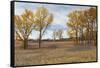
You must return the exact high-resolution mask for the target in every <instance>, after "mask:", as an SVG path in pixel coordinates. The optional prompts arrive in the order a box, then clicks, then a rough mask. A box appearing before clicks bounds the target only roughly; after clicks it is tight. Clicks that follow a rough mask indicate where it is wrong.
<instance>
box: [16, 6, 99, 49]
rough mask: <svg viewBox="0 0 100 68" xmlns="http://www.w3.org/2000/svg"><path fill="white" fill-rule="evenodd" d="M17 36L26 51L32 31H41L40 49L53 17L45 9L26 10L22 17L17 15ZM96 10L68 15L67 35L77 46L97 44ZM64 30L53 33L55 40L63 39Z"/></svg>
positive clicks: (77, 11) (91, 9)
mask: <svg viewBox="0 0 100 68" xmlns="http://www.w3.org/2000/svg"><path fill="white" fill-rule="evenodd" d="M14 19H15V35H16V36H17V37H18V38H19V39H21V40H22V41H23V45H24V49H26V48H27V47H28V39H29V36H30V34H31V33H32V30H36V31H39V40H38V41H39V48H40V47H41V39H42V36H43V35H44V33H45V32H46V30H47V29H48V27H49V26H50V24H51V23H52V21H53V15H52V14H51V13H49V11H48V9H47V8H45V7H39V8H38V9H37V10H36V11H35V12H33V11H31V10H27V9H26V10H25V12H23V13H22V14H21V15H15V18H14ZM96 24H97V23H96V8H94V7H92V8H89V9H86V10H75V11H73V12H71V13H69V15H68V22H67V24H66V26H68V27H69V30H67V34H68V35H69V38H73V40H74V41H75V43H76V45H78V44H80V43H82V44H86V43H88V44H90V43H91V42H93V41H94V42H96V32H97V30H96V28H97V25H96ZM62 34H63V30H62V29H59V30H55V31H54V32H53V38H54V40H55V39H56V38H59V39H62Z"/></svg>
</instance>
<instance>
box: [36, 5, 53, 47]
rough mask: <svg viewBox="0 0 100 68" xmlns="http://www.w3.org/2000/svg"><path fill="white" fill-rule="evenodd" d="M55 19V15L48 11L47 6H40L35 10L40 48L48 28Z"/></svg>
mask: <svg viewBox="0 0 100 68" xmlns="http://www.w3.org/2000/svg"><path fill="white" fill-rule="evenodd" d="M52 21H53V15H52V14H51V13H49V12H48V9H47V8H45V7H39V8H38V9H37V10H36V12H35V25H36V28H35V29H36V30H37V31H39V48H40V47H41V39H42V36H43V35H44V33H45V31H46V29H47V28H48V27H49V25H50V24H51V23H52Z"/></svg>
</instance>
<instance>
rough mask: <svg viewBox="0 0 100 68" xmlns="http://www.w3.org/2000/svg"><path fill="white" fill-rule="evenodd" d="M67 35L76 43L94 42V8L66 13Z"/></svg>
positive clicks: (95, 26)
mask: <svg viewBox="0 0 100 68" xmlns="http://www.w3.org/2000/svg"><path fill="white" fill-rule="evenodd" d="M68 18H69V19H68V22H67V26H68V27H69V30H68V35H69V36H70V37H71V38H73V39H74V40H75V43H76V45H80V43H82V44H83V45H84V44H85V45H86V44H88V45H90V44H91V43H92V42H94V43H96V32H97V30H96V29H97V25H96V24H97V22H96V8H95V7H92V8H89V9H86V10H75V11H73V12H71V13H70V14H69V15H68Z"/></svg>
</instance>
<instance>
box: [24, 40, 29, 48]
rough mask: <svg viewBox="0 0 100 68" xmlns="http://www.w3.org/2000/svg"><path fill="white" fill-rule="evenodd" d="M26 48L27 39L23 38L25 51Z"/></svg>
mask: <svg viewBox="0 0 100 68" xmlns="http://www.w3.org/2000/svg"><path fill="white" fill-rule="evenodd" d="M27 48H28V39H27V38H25V39H24V49H27Z"/></svg>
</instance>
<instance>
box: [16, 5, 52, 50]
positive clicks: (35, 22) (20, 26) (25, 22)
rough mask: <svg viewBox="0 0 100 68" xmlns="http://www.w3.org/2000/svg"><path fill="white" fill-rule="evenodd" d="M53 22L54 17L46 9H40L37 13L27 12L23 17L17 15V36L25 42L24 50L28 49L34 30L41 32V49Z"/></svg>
mask: <svg viewBox="0 0 100 68" xmlns="http://www.w3.org/2000/svg"><path fill="white" fill-rule="evenodd" d="M52 21H53V15H52V14H51V13H49V12H48V9H46V8H45V7H40V8H38V9H37V10H36V12H32V11H31V10H27V9H26V10H25V12H24V13H22V14H21V15H15V34H16V35H17V36H18V37H19V38H20V39H21V40H22V41H23V45H24V49H26V48H27V47H28V38H29V35H30V34H31V32H32V30H33V29H35V30H37V31H39V33H40V34H39V48H40V47H41V38H42V36H43V35H44V33H45V31H46V29H47V28H48V26H49V25H50V24H51V23H52Z"/></svg>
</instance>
